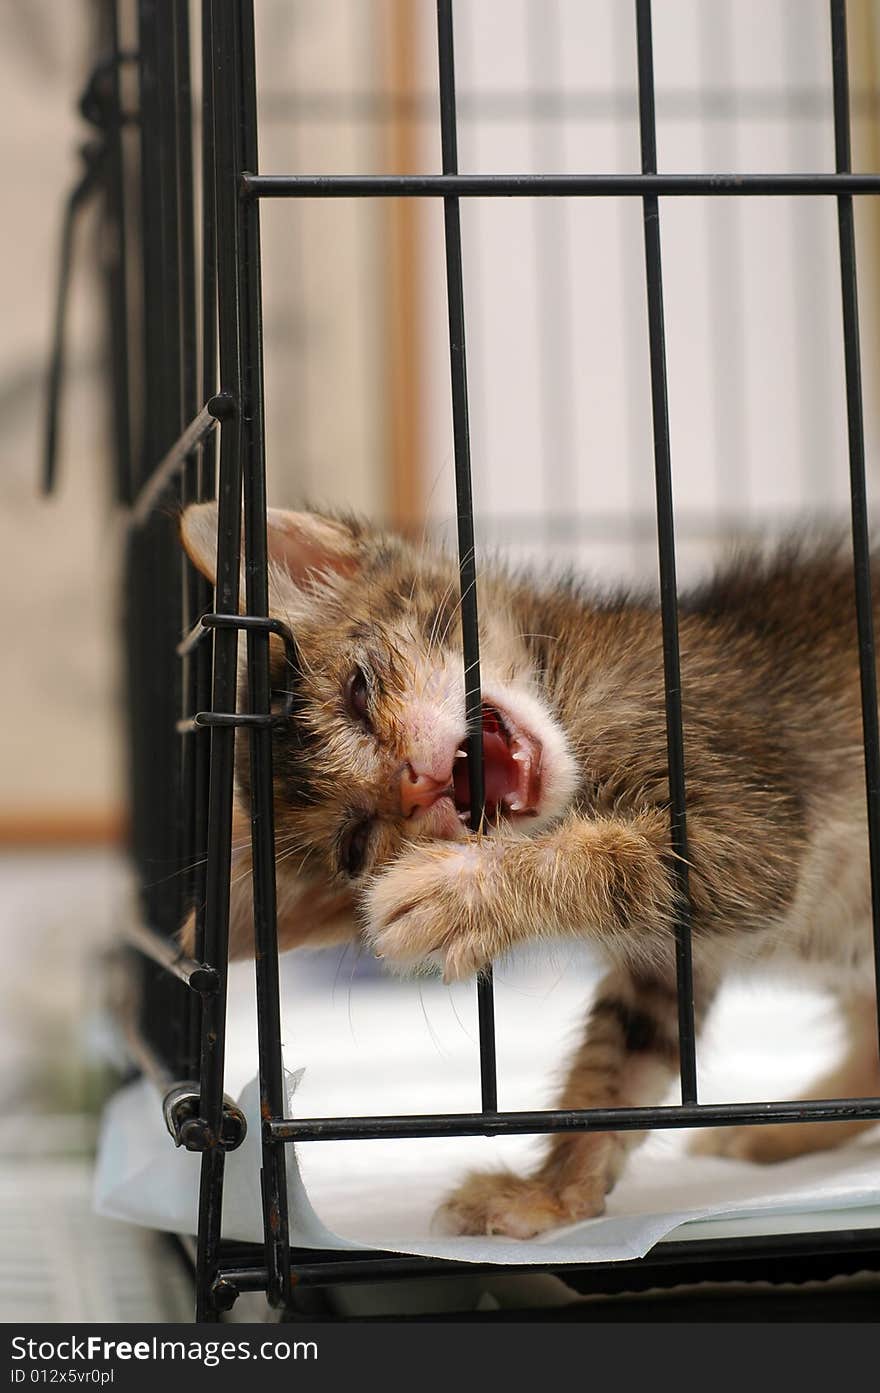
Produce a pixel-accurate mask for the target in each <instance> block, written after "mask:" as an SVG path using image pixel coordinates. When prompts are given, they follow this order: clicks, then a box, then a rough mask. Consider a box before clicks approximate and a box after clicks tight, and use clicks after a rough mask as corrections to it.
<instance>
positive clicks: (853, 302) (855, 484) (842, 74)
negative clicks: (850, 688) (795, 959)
mask: <svg viewBox="0 0 880 1393" xmlns="http://www.w3.org/2000/svg"><path fill="white" fill-rule="evenodd" d="M831 61H832V70H833V76H834V159H835V168H836V169H837V171H838V173H848V172H849V170H850V168H851V165H852V151H851V147H850V129H849V67H848V61H847V43H846V6H845V4H844V3H843V0H831ZM837 223H838V231H839V236H840V284H841V292H842V297H843V348H844V361H845V369H846V412H847V423H848V427H849V479H850V499H851V503H852V537H853V566H854V574H855V592H856V625H857V630H858V642H859V677H860V683H861V698H862V731H863V736H864V745H865V785H866V793H867V811H868V855H869V862H870V867H871V918H872V921H873V928H874V971H875V981H876V987H877V1029H878V1034H880V723H878V718H877V653H876V648H875V644H874V600H873V586H872V584H871V544H870V538H869V531H868V499H867V487H866V482H865V426H864V413H863V409H862V371H861V360H860V351H859V300H858V285H857V279H856V238H855V223H854V218H853V202H852V198H851V196H849V195H848V194H842V195H841V196H840V197H838V200H837Z"/></svg>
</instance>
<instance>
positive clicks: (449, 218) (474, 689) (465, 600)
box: [437, 0, 498, 1112]
mask: <svg viewBox="0 0 880 1393" xmlns="http://www.w3.org/2000/svg"><path fill="white" fill-rule="evenodd" d="M437 48H438V53H439V59H440V142H441V149H442V158H443V172H444V174H447V175H450V174H451V175H454V174H456V173H457V171H458V135H457V131H456V121H455V55H454V42H453V26H452V0H437ZM443 215H444V227H445V233H446V290H447V300H448V305H449V370H450V374H451V378H452V431H453V448H454V453H455V496H456V516H457V519H458V565H459V581H460V588H461V637H462V647H463V650H464V690H465V714H466V717H467V723H468V739H467V766H468V780H469V795H470V804H471V826H472V827H473V829H474V830H475V831H478V830H479V829H480V827H481V825H482V822H483V813H484V784H483V698H482V693H481V690H480V626H479V617H478V610H477V562H476V548H475V545H474V497H473V485H472V481H471V445H470V429H469V426H468V391H467V360H466V357H465V319H464V277H463V272H462V264H461V213H460V209H459V206H458V199H457V198H454V197H448V198H445V199H444V201H443ZM477 1012H478V1030H479V1044H480V1088H481V1093H482V1100H483V1111H484V1112H494V1110H495V1109H496V1108H497V1107H498V1080H497V1074H496V1067H495V1064H496V1058H495V1056H496V1046H495V1004H494V987H493V982H492V968H491V966H490V967H488V968H486V969H485V970H484V971H483V972H482V973H481V974H480V977H479V979H478V981H477Z"/></svg>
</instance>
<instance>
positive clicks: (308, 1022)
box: [98, 949, 880, 1263]
mask: <svg viewBox="0 0 880 1393" xmlns="http://www.w3.org/2000/svg"><path fill="white" fill-rule="evenodd" d="M252 971H253V969H252V967H250V966H249V965H247V964H244V965H240V966H238V967H236V968H235V969H234V971H233V974H232V982H231V991H230V1028H229V1039H228V1052H227V1090H228V1091H229V1092H230V1093H231V1094H232V1095H233V1096H241V1094H242V1089H244V1094H245V1096H244V1098H243V1105H245V1107H246V1110H247V1107H248V1106H252V1105H253V1103H254V1101H255V1099H254V1090H253V1087H252V1085H251V1086H250V1087H249V1088H245V1085H246V1084H248V1082H249V1080H251V1078H252V1076H253V1074H254V1072H255V1067H256V1061H255V1055H254V1039H255V1020H254V1003H253V987H252ZM599 971H600V969H599V967H598V964H597V963H596V962H595V961H594V960H592V959H591V958H590V957H589V956H588V955H587V954H586V953H584V952H582V951H580V950H578V951H577V952H573V951H570V950H568V949H566V950H565V952H564V953H560V954H559V955H558V956H557V957H556V958H555V959H554V958H544V959H541V960H536V959H531V960H529V959H521V960H519V961H517V962H513V963H510V964H507V965H502V967H501V969H500V971H499V973H498V977H497V984H496V995H497V1036H498V1059H499V1081H500V1103H501V1106H502V1107H504V1108H540V1107H547V1106H550V1104H551V1103H552V1101H553V1089H554V1082H555V1080H556V1079H557V1078H558V1076H559V1074H560V1071H561V1067H562V1064H563V1061H564V1060H565V1057H566V1054H567V1052H568V1049H569V1048H570V1046H571V1045H572V1043H573V1042H574V1040H575V1039H576V1038H577V1030H578V1023H579V1021H580V1020H582V1018H583V1016H584V1012H585V1008H586V1004H587V1002H588V999H589V996H590V994H591V992H592V990H593V988H594V986H595V983H596V980H597V978H598V974H599ZM473 998H474V993H473V988H472V986H471V987H467V986H462V987H454V988H451V989H450V988H447V987H444V986H443V985H442V984H440V983H439V982H436V981H429V980H424V981H422V982H420V983H419V982H417V983H413V982H400V981H396V980H390V979H387V978H383V977H380V976H379V975H378V974H377V973H376V972H375V971H374V969H373V966H372V964H369V963H366V962H363V961H361V962H358V961H356V960H355V959H354V956H353V955H352V954H349V955H347V956H342V957H340V956H339V955H338V954H337V955H321V956H316V957H307V956H304V955H300V956H299V957H297V955H296V954H293V955H290V956H289V957H288V958H286V959H285V960H284V964H283V983H282V1001H283V1007H284V1044H285V1059H286V1062H287V1065H288V1067H289V1068H290V1069H292V1070H295V1071H297V1073H299V1071H302V1072H301V1076H300V1077H299V1078H298V1081H297V1083H296V1088H295V1091H294V1092H293V1094H292V1099H291V1108H292V1110H293V1111H294V1113H295V1114H296V1115H298V1116H301V1117H303V1116H305V1117H312V1116H320V1115H324V1116H334V1115H336V1116H340V1115H341V1116H348V1115H358V1114H374V1113H380V1114H381V1113H398V1112H399V1113H413V1112H419V1111H421V1112H434V1111H437V1112H447V1111H449V1112H452V1111H457V1110H460V1111H468V1110H471V1109H474V1108H476V1107H478V1105H479V1100H478V1089H479V1074H478V1060H477V1048H476V1019H475V1005H474V999H473ZM838 1033H839V1024H838V1022H837V1021H836V1018H835V1015H834V1012H833V1010H832V1008H831V1006H830V1003H829V1001H828V1000H827V999H826V998H825V997H823V996H822V995H821V994H819V993H817V992H816V991H813V990H808V989H794V988H792V987H791V985H790V984H782V983H779V984H776V985H773V984H768V983H767V982H766V980H765V981H763V982H761V983H753V984H739V985H737V986H735V987H731V989H730V990H729V991H727V992H726V993H725V997H724V999H723V1000H722V1001H721V1002H720V1003H719V1008H718V1009H717V1011H716V1012H715V1015H714V1018H713V1020H712V1022H711V1025H710V1028H709V1030H708V1032H707V1035H706V1038H705V1040H704V1042H703V1043H702V1045H701V1049H700V1088H701V1094H700V1096H701V1098H703V1099H704V1100H705V1101H748V1100H756V1099H761V1098H764V1099H766V1098H771V1099H772V1098H775V1099H781V1098H786V1097H796V1096H798V1094H799V1092H800V1091H801V1090H802V1089H803V1088H804V1086H805V1085H807V1084H808V1082H809V1080H810V1079H811V1077H812V1076H813V1075H815V1074H816V1073H818V1072H819V1071H820V1070H821V1069H822V1068H823V1067H824V1066H825V1065H826V1064H827V1061H828V1059H829V1057H830V1056H832V1055H833V1053H834V1051H835V1049H836V1047H837V1043H838ZM138 1087H139V1088H141V1089H142V1090H143V1091H142V1092H140V1093H137V1092H136V1093H133V1094H131V1095H130V1096H129V1098H128V1099H124V1098H122V1099H119V1100H117V1102H116V1103H115V1104H114V1108H113V1110H111V1114H110V1118H111V1122H112V1125H111V1126H108V1127H106V1128H105V1134H104V1144H103V1146H102V1155H101V1165H100V1170H99V1182H98V1188H99V1193H100V1196H101V1203H102V1204H103V1205H104V1206H105V1207H106V1208H107V1209H108V1212H111V1213H117V1214H124V1215H127V1216H128V1217H132V1218H135V1219H137V1220H139V1221H140V1222H143V1223H151V1222H152V1223H155V1222H157V1215H158V1214H159V1212H160V1211H161V1214H162V1215H164V1222H165V1223H166V1224H167V1225H168V1226H169V1227H173V1226H175V1225H180V1226H182V1227H184V1228H185V1229H186V1231H191V1226H192V1215H193V1214H194V1213H195V1194H196V1185H197V1170H198V1160H197V1158H196V1157H191V1156H184V1155H182V1154H181V1153H176V1154H175V1153H173V1152H170V1151H169V1145H168V1139H167V1135H165V1136H163V1135H162V1133H161V1119H160V1118H159V1110H158V1105H157V1100H156V1099H155V1098H153V1097H151V1096H150V1094H149V1091H148V1089H147V1085H139V1086H138ZM669 1101H672V1099H671V1098H670V1100H669ZM257 1130H258V1129H257V1127H256V1126H255V1127H254V1128H253V1129H252V1131H253V1132H254V1133H256V1132H257ZM687 1140H688V1137H687V1135H686V1134H684V1133H682V1132H670V1133H666V1134H660V1133H654V1134H652V1136H651V1137H650V1138H649V1139H648V1141H647V1143H646V1144H645V1146H644V1147H642V1148H641V1149H640V1151H639V1152H637V1153H636V1156H635V1158H634V1160H633V1163H632V1165H631V1167H630V1170H629V1171H628V1173H627V1175H626V1176H625V1177H624V1179H623V1181H622V1182H621V1183H620V1184H619V1186H618V1187H617V1189H616V1190H615V1191H614V1193H613V1194H612V1196H611V1197H610V1199H609V1205H608V1211H607V1214H606V1215H605V1216H604V1217H603V1218H602V1219H600V1220H593V1221H590V1222H589V1223H586V1224H580V1225H576V1226H572V1227H571V1228H568V1229H561V1230H557V1231H556V1232H555V1233H553V1234H548V1235H545V1236H544V1237H543V1238H542V1239H541V1240H539V1241H537V1242H534V1243H522V1242H516V1241H515V1240H503V1239H499V1238H492V1239H483V1240H480V1239H448V1238H446V1239H444V1238H443V1237H442V1236H440V1235H438V1234H437V1233H436V1232H435V1231H434V1229H433V1227H432V1215H433V1212H434V1210H435V1209H436V1207H437V1204H438V1203H439V1202H440V1201H441V1200H442V1199H443V1197H444V1196H445V1194H446V1193H447V1192H448V1191H449V1189H450V1188H451V1187H452V1186H454V1184H455V1182H456V1180H457V1178H458V1177H460V1176H461V1175H462V1174H463V1173H464V1172H465V1171H467V1170H468V1169H469V1168H471V1167H473V1166H486V1165H497V1164H499V1163H501V1164H507V1165H510V1166H511V1167H513V1168H514V1169H522V1168H524V1167H525V1166H527V1165H528V1163H529V1159H530V1158H532V1157H534V1155H535V1154H536V1151H537V1149H538V1147H539V1145H540V1143H539V1142H536V1140H535V1139H534V1138H528V1137H511V1138H499V1139H491V1140H489V1139H484V1138H442V1139H424V1140H416V1141H413V1140H406V1141H366V1142H361V1141H342V1142H312V1143H305V1144H303V1145H301V1146H300V1147H298V1148H297V1167H298V1169H297V1167H294V1166H291V1168H290V1169H291V1172H292V1182H291V1184H292V1188H291V1208H292V1212H293V1213H294V1214H295V1216H296V1227H295V1241H296V1242H298V1243H301V1244H303V1245H305V1246H316V1247H324V1246H326V1247H362V1246H367V1247H371V1248H385V1249H391V1250H394V1251H399V1252H404V1253H426V1254H432V1255H434V1256H438V1257H459V1258H461V1259H463V1260H465V1261H495V1262H511V1263H528V1262H535V1261H541V1262H543V1261H553V1262H556V1261H559V1262H566V1261H568V1262H571V1261H599V1260H615V1259H625V1258H631V1257H634V1256H638V1255H640V1254H641V1253H644V1252H646V1251H647V1250H648V1249H649V1248H650V1247H651V1246H653V1244H654V1243H655V1242H657V1241H659V1239H661V1238H663V1237H667V1236H669V1235H670V1234H671V1233H673V1232H674V1233H675V1237H676V1238H681V1237H706V1238H708V1237H713V1238H714V1237H721V1236H724V1235H725V1234H729V1233H737V1232H740V1233H743V1234H755V1233H785V1232H815V1231H817V1230H819V1229H829V1228H832V1229H833V1228H835V1227H836V1228H852V1227H870V1228H873V1227H878V1226H880V1129H876V1130H875V1131H874V1132H873V1133H871V1134H869V1135H867V1136H865V1137H863V1138H862V1139H861V1140H860V1141H859V1142H857V1143H856V1144H855V1145H851V1146H850V1147H848V1148H845V1149H843V1150H840V1151H838V1152H830V1153H825V1154H824V1155H822V1156H812V1157H803V1158H799V1159H797V1160H795V1161H791V1162H788V1163H786V1164H785V1165H783V1166H774V1167H769V1168H764V1167H758V1166H752V1165H747V1164H745V1163H742V1162H733V1161H721V1160H718V1159H707V1158H700V1159H697V1158H692V1157H689V1156H687V1155H686V1154H685V1149H686V1145H687ZM252 1147H253V1148H256V1149H255V1150H254V1151H253V1153H251V1150H250V1149H251V1148H252ZM257 1152H258V1146H257V1137H256V1135H254V1136H252V1137H249V1138H248V1140H247V1141H246V1142H245V1145H244V1146H243V1147H242V1148H241V1151H240V1152H238V1153H235V1154H234V1155H233V1156H231V1157H230V1158H229V1163H228V1167H227V1189H226V1205H225V1217H224V1230H225V1232H226V1234H227V1236H228V1237H230V1238H239V1239H243V1240H245V1241H253V1240H256V1239H258V1238H259V1236H260V1234H259V1228H260V1220H259V1212H260V1211H259V1200H258V1193H257V1190H256V1173H257V1169H258V1161H257ZM289 1154H291V1153H289ZM251 1172H253V1174H251ZM686 1219H688V1220H691V1221H692V1222H689V1223H688V1224H687V1225H686V1227H685V1228H680V1227H679V1226H680V1225H681V1224H682V1222H683V1221H684V1220H686ZM696 1221H699V1222H696Z"/></svg>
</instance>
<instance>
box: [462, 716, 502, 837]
mask: <svg viewBox="0 0 880 1393" xmlns="http://www.w3.org/2000/svg"><path fill="white" fill-rule="evenodd" d="M452 781H453V787H454V789H455V803H456V806H457V808H458V809H459V811H461V812H464V811H469V810H470V806H471V780H470V774H469V773H468V761H467V760H466V759H458V760H456V762H455V768H454V770H453V774H452ZM517 783H518V771H517V767H516V764H515V762H514V760H513V758H512V756H511V753H510V750H509V748H508V745H507V741H506V740H505V738H504V736H503V735H502V734H501V733H500V730H499V728H498V723H497V721H496V720H494V719H493V718H491V716H490V715H489V714H487V713H484V716H483V792H484V801H485V805H486V807H485V810H486V815H487V817H494V816H495V814H496V813H497V811H498V808H499V806H500V804H501V802H502V800H503V799H504V798H506V797H510V796H511V795H513V794H514V793H515V791H516V788H517Z"/></svg>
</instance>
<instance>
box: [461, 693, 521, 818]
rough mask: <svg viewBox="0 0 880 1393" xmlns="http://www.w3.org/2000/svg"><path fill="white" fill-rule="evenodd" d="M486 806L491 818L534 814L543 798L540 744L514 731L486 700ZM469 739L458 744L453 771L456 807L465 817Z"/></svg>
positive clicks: (468, 806) (468, 802) (468, 801)
mask: <svg viewBox="0 0 880 1393" xmlns="http://www.w3.org/2000/svg"><path fill="white" fill-rule="evenodd" d="M482 719H483V783H484V809H485V815H486V817H487V818H488V819H489V820H490V821H495V820H497V819H498V817H499V816H502V815H503V816H505V817H535V816H537V813H538V807H539V804H540V801H541V746H540V745H539V744H538V743H537V741H535V740H534V739H533V738H532V737H531V736H530V735H527V734H526V732H525V731H521V730H515V729H514V728H513V726H512V724H511V722H510V721H508V720H506V719H505V718H504V716H502V714H501V712H500V711H499V710H498V709H497V707H495V706H490V705H489V704H488V702H485V701H484V702H483V717H482ZM466 755H467V741H466V740H463V741H462V743H461V744H460V745H459V747H458V752H457V754H456V759H455V768H454V769H453V774H452V783H453V789H454V792H455V807H456V810H457V812H458V814H459V816H461V817H462V818H464V817H469V816H470V811H471V781H470V774H469V772H468V761H467V758H466Z"/></svg>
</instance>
